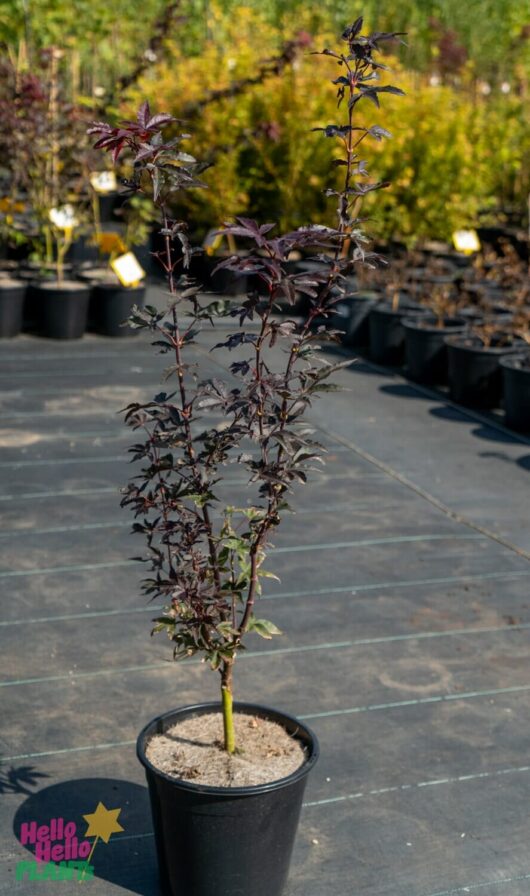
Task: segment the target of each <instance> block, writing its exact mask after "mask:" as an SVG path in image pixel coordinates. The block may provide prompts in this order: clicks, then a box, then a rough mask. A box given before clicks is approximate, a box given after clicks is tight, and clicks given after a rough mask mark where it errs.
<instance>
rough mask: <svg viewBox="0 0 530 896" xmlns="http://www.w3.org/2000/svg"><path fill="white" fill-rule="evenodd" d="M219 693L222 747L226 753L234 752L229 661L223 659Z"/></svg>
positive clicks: (230, 666)
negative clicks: (221, 701)
mask: <svg viewBox="0 0 530 896" xmlns="http://www.w3.org/2000/svg"><path fill="white" fill-rule="evenodd" d="M221 695H222V700H223V729H224V748H225V750H226V752H227V753H235V750H236V735H235V731H234V715H233V697H232V663H231V662H226V661H225V662H224V663H223V666H222V669H221Z"/></svg>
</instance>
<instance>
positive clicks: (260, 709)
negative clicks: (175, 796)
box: [136, 701, 320, 798]
mask: <svg viewBox="0 0 530 896" xmlns="http://www.w3.org/2000/svg"><path fill="white" fill-rule="evenodd" d="M233 708H234V711H235V712H238V711H239V712H243V713H245V712H247V711H248V713H249V714H250V713H252V714H254V715H259V716H262V717H263V718H269V719H270V720H271V721H277V722H278V723H279V724H281V721H282V720H285V721H286V722H290V723H291V724H292V725H293V726H294V727H295V728H301V729H302V730H303V731H304V733H305V734H306V735H307V739H308V740H309V741H310V743H311V746H312V750H311V754H310V755H309V756H308V758H307V759H306V761H305V762H304V763H303V764H302V765H301V766H299V768H297V769H295V771H294V772H291V774H290V775H287V776H286V777H284V778H278V779H276V780H275V781H267V782H266V783H264V784H254V785H251V786H246V787H215V786H213V785H211V784H194V783H193V782H192V781H184V780H183V779H181V778H175V777H172V776H171V775H168V774H166V772H163V771H161V770H160V769H158V768H157V767H156V766H155V765H153V764H152V762H150V761H149V759H148V758H147V756H146V754H145V745H146V739H147V735H148V733H153V734H157V733H160V732H159V731H156V730H153V731H151V729H152V728H154V727H155V728H156V727H157V726H158V725H159V724H160V725H161V724H162V723H163V721H164V719H166V718H167V717H168V716H173V715H176V714H181V713H182V714H186V715H190V714H193V713H195V714H197V715H201V714H206V713H207V712H220V711H221V703H220V702H218V701H210V702H208V703H193V704H189V705H186V706H180V707H178V708H177V709H171V710H168V711H167V712H164V713H162V714H161V715H159V716H156V717H155V718H154V719H151V721H150V722H148V723H147V725H144V727H143V728H142V730H141V731H140V734H139V735H138V738H137V741H136V755H137V757H138V760H139V761H140V763H141V764H142V765H143V766H144V768H145V770H146V772H147V771H149V772H151V774H153V775H155V776H156V777H159V778H163V779H164V780H165V781H167V782H168V783H169V784H172V785H173V786H175V787H177V788H178V789H179V790H187V791H190V792H191V793H209V794H212V796H225V797H227V798H229V797H237V796H254V795H256V794H259V793H269V792H270V791H272V790H280V789H281V788H283V787H287V786H288V785H289V784H293V783H294V782H295V781H298V780H299V779H300V778H303V777H305V776H306V775H307V774H309V772H310V770H311V769H312V768H313V766H314V765H315V763H316V761H317V759H318V757H319V755H320V747H319V743H318V740H317V737H316V735H315V733H314V732H313V731H312V730H311V728H309V727H308V726H307V725H306V724H305V722H301V721H300V720H299V719H297V718H296V717H295V716H292V715H289V713H286V712H283V711H282V710H279V709H274V708H272V707H269V706H264V705H263V704H260V703H247V702H234V707H233Z"/></svg>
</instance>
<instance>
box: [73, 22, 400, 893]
mask: <svg viewBox="0 0 530 896" xmlns="http://www.w3.org/2000/svg"><path fill="white" fill-rule="evenodd" d="M361 29H362V19H361V18H360V19H358V20H357V21H356V22H354V23H353V25H351V26H350V27H349V28H347V29H346V30H345V32H344V34H343V35H342V38H343V41H344V42H345V45H346V46H345V48H344V50H342V51H340V50H339V51H338V52H335V51H332V50H327V49H326V50H324V51H323V52H322V54H321V55H325V56H328V57H331V58H333V59H334V60H335V61H336V62H337V63H338V64H339V66H340V67H341V71H342V74H341V76H340V77H339V78H338V80H337V81H334V83H335V84H338V85H339V86H338V96H339V101H340V100H342V99H343V98H344V97H346V98H347V119H346V123H345V124H342V125H329V126H327V127H325V128H323V129H322V130H323V131H324V133H325V135H326V136H327V137H330V138H335V137H338V138H339V140H340V141H341V142H342V143H343V146H344V151H345V152H344V158H343V160H342V165H341V167H342V168H343V173H344V183H343V185H342V188H341V189H337V190H336V191H335V196H336V198H337V202H338V224H337V226H336V227H325V226H323V225H319V226H307V227H301V228H299V229H297V230H295V231H293V232H290V233H286V234H283V235H275V234H274V225H273V224H265V225H261V226H260V225H259V224H258V223H256V222H255V221H253V220H250V219H248V218H239V219H236V221H235V222H232V223H230V222H227V223H226V224H225V225H224V227H223V233H224V234H227V235H230V236H231V237H232V238H234V239H238V240H240V241H242V242H243V243H244V244H245V245H246V246H248V249H247V254H246V255H245V256H244V257H242V256H241V255H238V254H236V255H233V256H232V257H230V258H227V259H225V260H224V261H223V262H221V265H222V268H221V269H226V270H228V271H230V272H232V273H233V274H234V275H235V276H246V274H247V273H248V272H249V269H250V271H251V273H252V274H253V275H257V276H259V277H260V278H261V280H262V282H263V284H265V286H266V288H267V298H266V300H265V301H264V299H263V296H262V295H260V294H259V292H258V291H257V290H256V291H252V292H250V293H249V294H248V295H247V297H246V298H245V299H244V300H243V301H241V302H240V303H239V305H238V306H237V307H234V306H228V305H227V304H226V303H224V302H219V301H215V300H214V301H212V300H211V297H208V296H204V295H201V294H200V291H199V289H200V288H199V286H198V285H197V284H196V283H195V282H194V281H192V280H190V279H189V278H188V277H187V276H186V275H185V274H180V276H179V273H180V272H179V271H178V269H177V268H178V264H179V260H180V259H181V258H182V260H183V268H184V270H185V269H186V268H187V267H188V266H189V262H190V260H191V258H192V254H193V249H192V248H191V246H190V245H189V241H188V238H187V232H186V230H187V229H186V226H185V224H184V223H182V222H180V221H178V220H175V219H174V218H172V217H171V216H170V213H169V209H170V207H172V205H173V202H174V198H175V195H176V194H178V193H179V192H180V191H182V190H187V189H190V188H197V187H201V186H202V185H203V184H202V182H201V181H200V180H199V179H198V178H199V175H200V173H201V171H202V170H203V168H204V166H203V165H201V164H200V163H198V162H196V161H195V160H194V159H193V157H191V156H190V155H189V154H188V153H182V152H181V151H180V145H181V142H182V140H183V138H184V135H179V134H175V127H176V124H177V122H176V121H175V120H174V119H172V118H171V116H169V115H166V114H164V113H162V114H158V115H152V114H151V111H150V109H149V106H148V105H147V104H144V105H143V106H142V107H141V109H140V111H139V113H138V118H137V121H135V122H124V123H122V124H121V125H120V126H119V127H117V128H113V127H110V126H109V125H106V124H103V123H96V124H95V125H94V126H93V127H92V129H91V131H90V133H92V134H95V135H97V137H98V140H97V142H96V144H95V145H96V147H99V148H102V149H105V150H108V151H112V153H113V155H114V158H115V160H116V159H118V158H119V156H120V155H121V153H122V151H125V150H129V151H130V152H132V154H133V157H134V160H135V166H134V175H133V179H132V180H131V182H130V183H129V186H130V188H131V189H132V190H134V191H135V192H137V193H147V195H149V196H151V197H152V199H153V202H154V204H155V206H156V207H157V208H158V209H159V211H160V213H161V218H162V225H163V226H162V230H161V234H162V236H163V239H164V244H165V255H164V256H163V257H161V259H160V260H161V262H162V264H163V267H164V270H165V272H166V275H167V282H168V289H169V294H170V298H169V305H168V307H167V309H165V310H157V309H156V308H154V307H152V306H147V307H146V308H145V309H144V310H140V309H138V310H135V311H134V312H133V315H132V317H131V322H132V325H133V326H135V327H138V328H140V329H145V330H147V331H150V332H151V333H152V335H153V337H154V342H153V344H154V345H155V346H156V347H157V348H158V349H159V350H160V352H161V353H162V354H164V355H168V356H169V357H170V359H171V367H170V369H169V371H168V378H169V377H173V379H174V383H175V385H174V387H172V388H171V391H165V390H164V391H161V392H159V393H158V394H157V395H156V396H155V397H154V399H153V400H152V401H148V402H145V403H134V404H131V405H129V406H128V408H127V409H126V421H127V423H128V424H129V425H130V426H131V427H132V428H133V429H134V430H138V431H139V432H141V433H142V436H143V438H142V440H141V441H140V442H138V443H137V444H135V445H134V446H133V447H132V448H131V452H132V459H133V460H135V461H140V462H142V468H141V471H140V473H139V474H138V476H136V477H135V478H134V479H133V480H132V481H131V482H130V483H129V485H128V486H127V487H126V488H125V489H124V496H123V500H122V504H123V505H124V506H127V507H130V508H132V510H133V511H134V514H135V517H136V520H137V522H136V523H135V524H134V527H133V528H134V531H136V532H138V533H139V534H140V535H141V536H142V537H143V538H144V539H145V541H146V547H147V555H146V556H143V557H141V558H139V559H141V560H143V561H147V562H148V564H149V567H150V570H151V572H150V574H149V575H148V576H147V577H146V578H145V579H144V580H143V591H144V593H145V594H146V595H147V596H148V597H149V598H152V599H160V600H162V602H163V610H162V611H161V612H160V613H159V614H158V615H157V616H156V618H155V620H154V622H155V627H154V629H153V632H162V633H166V634H167V635H168V637H169V639H170V640H171V641H172V643H173V645H174V647H173V652H174V657H175V658H176V659H185V658H187V657H193V656H195V657H199V658H201V659H202V660H203V661H205V662H207V663H209V665H210V666H211V668H212V669H213V670H216V671H217V672H218V673H219V674H220V685H221V695H220V696H221V699H220V701H219V702H216V703H214V704H209V703H206V704H200V705H196V706H191V707H184V708H181V709H177V710H173V711H170V712H167V713H165V714H164V715H162V716H160V717H158V718H156V719H154V720H153V721H151V722H149V724H148V725H147V726H146V727H145V728H144V730H143V731H142V732H141V734H140V736H139V739H138V748H137V751H138V757H139V759H140V761H141V762H142V764H143V765H144V767H145V771H146V775H147V780H148V784H149V790H150V796H151V804H152V813H153V822H154V828H155V837H156V843H157V852H158V859H159V867H160V875H161V882H162V887H163V890H164V892H165V893H168V894H171V896H176V894H177V893H178V894H181V896H206V894H208V896H210V894H211V893H213V892H215V893H217V894H219V896H236V894H238V896H265V894H266V896H278V894H279V893H280V892H281V891H282V888H283V885H284V883H285V880H286V877H287V872H288V866H289V860H290V854H291V850H292V846H293V841H294V837H295V832H296V827H297V823H298V817H299V813H300V808H301V802H302V796H303V792H304V787H305V783H306V779H307V775H308V773H309V772H310V770H311V768H312V767H313V765H314V763H315V761H316V759H317V755H318V745H317V742H316V739H315V737H314V735H313V734H312V732H311V731H310V730H309V729H308V728H307V726H305V725H304V724H302V723H301V722H300V721H298V720H296V719H295V718H293V717H291V716H288V715H287V714H285V713H281V712H278V711H276V710H272V709H269V708H267V707H263V706H260V705H255V704H244V703H238V702H235V703H234V701H233V681H234V665H235V663H236V660H237V657H238V655H239V654H240V653H241V652H242V651H243V650H244V649H245V648H246V642H247V640H248V637H249V636H251V635H252V634H255V635H259V636H261V637H263V638H266V639H270V638H272V637H274V636H276V635H279V634H281V633H280V632H279V630H278V628H277V627H276V625H275V624H274V623H273V622H270V621H268V620H266V619H263V618H261V616H260V615H259V614H258V600H259V596H260V593H261V587H262V581H263V580H264V579H267V578H270V577H271V576H272V573H271V572H270V571H268V570H266V569H265V566H264V564H265V559H266V555H267V552H268V549H269V547H270V546H271V545H270V539H271V537H272V535H273V533H274V531H275V529H276V528H277V526H278V525H279V524H280V521H281V517H282V516H283V514H284V513H287V512H288V511H289V509H290V508H289V506H288V504H287V498H288V497H289V495H290V493H291V491H292V488H293V486H294V485H296V483H298V482H305V481H306V478H307V473H308V471H309V470H311V469H312V468H313V467H314V464H315V461H317V460H318V459H319V458H320V455H321V452H322V449H321V447H320V446H319V445H318V443H316V442H315V441H314V440H313V439H312V438H311V430H310V429H308V427H307V425H306V424H304V422H303V415H304V412H305V411H306V410H307V408H308V407H309V406H310V405H311V403H312V401H313V400H314V398H315V397H317V396H318V394H319V393H322V392H326V391H329V390H330V389H332V388H333V386H332V385H331V384H330V383H329V382H328V380H329V377H330V376H331V375H332V374H333V372H334V371H336V370H337V369H339V368H341V367H343V366H346V365H348V364H349V363H350V362H349V361H346V362H342V363H340V364H332V363H330V361H329V360H327V359H326V358H325V357H324V356H323V355H322V353H321V352H319V348H320V345H319V343H320V341H321V340H322V339H324V338H325V337H326V335H327V334H326V330H325V327H320V328H317V329H316V330H315V328H314V326H313V324H314V321H315V319H317V318H319V317H325V316H326V315H327V314H329V313H331V311H332V309H333V305H334V303H335V301H336V298H335V292H336V290H337V289H338V290H340V289H343V288H344V286H343V284H344V281H345V279H346V278H347V277H348V276H349V275H351V274H352V272H353V271H354V270H355V268H356V266H357V265H358V264H359V263H361V262H362V261H363V260H364V258H365V253H364V251H363V249H362V244H361V234H360V232H359V230H358V222H357V220H356V219H355V218H353V217H352V205H353V203H354V201H355V198H356V195H357V193H358V181H357V180H356V175H357V174H358V170H359V160H358V155H357V147H358V146H359V144H360V143H361V142H362V140H364V139H365V138H366V137H367V136H369V135H370V134H371V133H372V131H371V129H370V128H366V127H363V126H362V125H360V124H358V123H357V122H356V121H355V120H354V112H355V111H356V108H357V104H358V103H359V102H360V101H361V100H364V99H371V100H372V101H374V100H375V101H376V102H378V94H379V93H384V92H394V93H396V92H398V91H397V90H396V88H392V87H390V86H384V87H379V86H378V85H377V82H376V81H375V76H376V74H377V70H378V68H379V67H380V64H379V63H377V62H376V61H375V60H374V55H375V52H376V51H377V50H378V45H379V43H380V42H382V41H386V40H389V39H391V38H394V37H397V35H394V34H387V33H385V34H380V33H379V34H374V35H362V33H361ZM374 81H375V83H374ZM166 129H171V131H172V133H173V136H172V137H171V138H169V139H168V138H166V136H165V135H163V134H162V130H164V131H165V130H166ZM359 189H361V187H360V186H359ZM175 243H177V244H178V250H179V251H178V252H175V251H174V248H175V245H174V244H175ZM345 244H348V245H349V247H350V250H349V252H348V254H344V253H343V249H344V247H345ZM315 246H316V247H318V249H319V250H320V253H321V254H320V260H321V266H320V268H319V270H316V271H313V272H312V273H311V275H308V274H297V273H290V272H289V270H288V269H286V263H287V262H288V259H289V257H290V255H291V253H292V252H293V251H299V252H304V251H305V250H307V249H308V247H313V248H314V247H315ZM330 250H331V252H330ZM300 291H303V292H304V293H305V294H306V295H307V296H308V297H309V299H310V302H311V305H310V311H309V314H308V316H307V319H306V320H305V321H303V322H296V321H294V320H289V319H287V320H285V319H282V318H277V317H276V316H275V315H274V310H275V307H276V305H277V304H278V303H280V302H283V301H284V300H285V299H286V298H287V299H288V300H289V301H291V302H292V303H294V302H295V300H296V296H297V293H299V292H300ZM216 316H222V317H224V318H227V319H228V321H229V322H230V321H237V324H236V327H237V328H236V330H235V331H234V332H232V331H231V329H229V330H228V332H227V329H226V327H224V328H223V327H220V328H219V332H220V339H219V341H218V342H217V343H216V344H215V345H214V346H213V349H212V350H215V351H216V352H222V353H223V358H224V359H225V361H226V363H227V364H228V367H229V373H230V380H229V382H223V381H222V380H220V379H217V378H215V377H214V378H206V379H201V378H200V371H197V370H196V369H195V365H192V364H190V362H189V361H188V360H187V350H188V348H189V347H190V346H191V345H193V344H194V342H196V339H197V331H198V330H200V328H201V326H203V325H205V324H211V323H213V320H214V318H215V317H216ZM282 349H283V350H282ZM211 412H214V413H215V414H219V415H221V416H222V424H221V425H220V426H216V425H214V423H212V422H210V423H209V422H208V420H207V415H208V414H209V413H211ZM231 462H237V463H238V465H239V467H242V468H244V469H246V471H247V473H248V478H249V486H250V487H253V488H254V489H255V492H254V495H253V498H252V501H251V502H249V503H248V504H247V505H246V506H237V505H234V504H233V503H226V501H223V500H221V494H222V486H223V471H224V470H225V469H226V467H227V465H228V464H230V463H231ZM272 577H274V576H272ZM189 741H191V742H192V743H191V752H189V753H188V752H187V747H190V744H189V743H188V744H186V742H189ZM260 743H261V747H260ZM175 744H178V749H177V750H175ZM258 847H259V848H258ZM263 856H266V857H267V863H266V866H265V863H264V862H263Z"/></svg>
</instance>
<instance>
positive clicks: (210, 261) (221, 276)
mask: <svg viewBox="0 0 530 896" xmlns="http://www.w3.org/2000/svg"><path fill="white" fill-rule="evenodd" d="M233 254H234V253H230V252H228V253H225V254H223V255H206V254H205V253H204V254H202V255H194V256H193V257H192V260H191V266H190V276H191V277H194V278H195V279H196V280H198V281H199V283H202V285H203V286H204V289H205V290H207V291H208V292H214V293H216V294H217V295H221V294H222V295H228V296H239V295H242V294H243V293H244V292H246V288H247V277H246V276H245V275H242V274H236V273H235V272H234V271H227V270H226V268H221V270H220V271H216V272H215V273H214V271H215V269H216V267H217V265H219V264H221V262H222V261H225V260H226V259H227V258H229V257H230V255H233Z"/></svg>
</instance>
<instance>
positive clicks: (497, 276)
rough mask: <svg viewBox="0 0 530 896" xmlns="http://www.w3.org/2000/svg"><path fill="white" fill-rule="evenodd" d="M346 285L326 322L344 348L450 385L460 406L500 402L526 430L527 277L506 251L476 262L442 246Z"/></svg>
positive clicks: (529, 369)
mask: <svg viewBox="0 0 530 896" xmlns="http://www.w3.org/2000/svg"><path fill="white" fill-rule="evenodd" d="M455 259H456V264H455ZM383 283H384V286H383ZM349 286H350V295H346V296H343V297H341V298H340V301H338V302H337V305H336V309H335V313H334V315H332V316H331V317H330V318H328V325H330V326H332V327H336V328H339V329H341V330H342V334H341V340H342V342H343V343H344V344H346V345H349V346H352V347H355V348H359V349H363V348H364V349H367V351H368V353H369V356H370V358H371V359H372V360H373V361H375V362H376V363H378V364H382V365H388V366H392V367H399V366H402V365H404V366H405V368H406V370H407V373H408V375H409V376H410V378H411V379H413V380H415V381H417V382H419V383H423V384H426V385H434V386H448V387H449V393H450V396H451V398H452V399H453V400H454V401H456V402H458V403H460V404H463V405H465V406H468V407H474V408H486V409H487V408H496V407H498V406H499V405H501V404H503V406H504V411H505V415H506V422H507V423H508V425H510V426H512V427H514V428H516V429H519V430H523V431H529V430H530V279H529V274H528V263H527V260H526V259H524V258H523V259H521V258H519V256H518V255H517V253H515V252H514V250H513V249H512V248H511V247H510V246H509V245H505V246H503V247H502V251H501V253H500V254H498V255H497V254H495V253H492V252H490V251H485V252H484V253H480V254H477V255H475V257H474V258H471V257H468V258H466V257H465V256H461V257H458V256H456V255H455V254H454V253H449V252H447V251H446V250H444V249H443V247H440V248H438V250H436V249H435V250H433V249H432V248H427V249H426V250H425V251H424V252H423V253H419V252H416V253H412V254H403V255H401V257H399V256H398V257H396V258H395V259H394V260H393V263H392V264H391V265H390V267H389V270H388V271H386V272H382V271H381V270H380V269H376V270H375V271H372V272H371V273H370V274H369V275H368V276H365V277H364V279H363V281H362V282H361V281H359V278H357V280H353V279H352V280H351V281H350V284H349Z"/></svg>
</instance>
